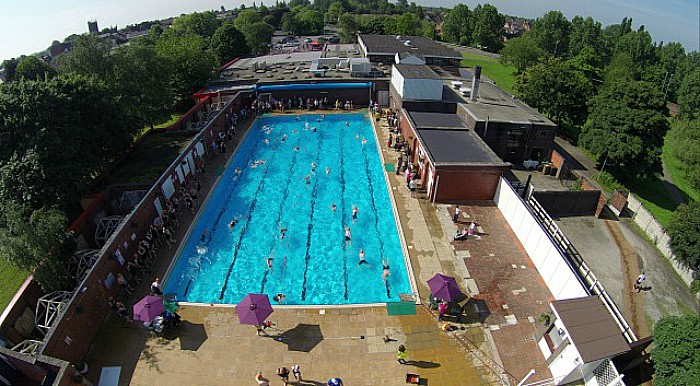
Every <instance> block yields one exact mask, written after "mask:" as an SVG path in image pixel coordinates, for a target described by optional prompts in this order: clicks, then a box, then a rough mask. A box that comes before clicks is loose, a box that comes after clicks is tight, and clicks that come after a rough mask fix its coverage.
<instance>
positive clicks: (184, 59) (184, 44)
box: [156, 33, 218, 102]
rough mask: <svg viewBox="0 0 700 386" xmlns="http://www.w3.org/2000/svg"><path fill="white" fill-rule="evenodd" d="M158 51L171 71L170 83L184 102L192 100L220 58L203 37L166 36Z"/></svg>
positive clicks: (157, 47) (157, 44) (161, 40)
mask: <svg viewBox="0 0 700 386" xmlns="http://www.w3.org/2000/svg"><path fill="white" fill-rule="evenodd" d="M156 52H157V53H158V55H159V56H160V57H162V58H164V60H167V65H168V67H169V68H170V80H169V84H170V87H172V90H173V92H174V93H175V95H176V96H177V97H179V99H180V101H182V102H184V101H188V100H189V98H190V96H191V95H192V93H194V92H196V91H197V90H199V89H200V88H201V87H202V86H203V85H204V83H205V82H206V81H207V80H208V79H209V77H211V75H212V74H213V70H214V68H215V67H216V66H217V64H218V60H217V58H216V55H215V54H214V53H213V52H212V51H210V50H209V49H208V48H207V42H206V41H205V40H204V38H202V37H201V36H199V35H194V34H189V35H182V36H179V35H175V34H167V33H164V34H163V35H162V36H161V38H160V39H158V42H157V43H156Z"/></svg>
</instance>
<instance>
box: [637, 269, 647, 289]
mask: <svg viewBox="0 0 700 386" xmlns="http://www.w3.org/2000/svg"><path fill="white" fill-rule="evenodd" d="M646 278H647V277H646V275H645V274H644V271H642V273H641V274H640V275H639V276H637V280H636V281H635V282H634V289H636V290H637V293H639V292H640V291H641V290H642V283H643V282H644V280H646Z"/></svg>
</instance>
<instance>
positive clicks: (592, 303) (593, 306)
mask: <svg viewBox="0 0 700 386" xmlns="http://www.w3.org/2000/svg"><path fill="white" fill-rule="evenodd" d="M552 308H553V309H554V311H555V312H556V314H557V316H558V317H559V319H560V320H561V322H562V323H563V324H564V326H565V328H566V331H567V332H568V333H569V337H570V338H571V343H573V345H574V346H576V349H577V350H578V352H579V354H580V355H581V359H582V360H583V362H584V363H591V362H594V361H597V360H599V359H605V358H612V357H614V356H616V355H618V354H622V353H625V352H627V351H629V350H630V346H629V344H628V343H627V341H626V340H625V338H624V337H623V336H622V332H621V331H620V327H619V326H618V325H617V323H616V322H615V320H614V319H613V317H612V316H611V315H610V312H609V311H608V310H607V309H606V308H605V306H604V305H603V302H602V301H601V300H600V299H598V297H596V296H587V297H583V298H575V299H567V300H555V301H553V302H552Z"/></svg>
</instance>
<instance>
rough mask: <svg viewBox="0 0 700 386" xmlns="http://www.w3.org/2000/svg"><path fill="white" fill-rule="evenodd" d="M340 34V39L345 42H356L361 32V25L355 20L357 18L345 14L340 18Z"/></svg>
mask: <svg viewBox="0 0 700 386" xmlns="http://www.w3.org/2000/svg"><path fill="white" fill-rule="evenodd" d="M337 27H338V33H339V34H340V39H341V40H342V41H343V42H346V43H347V42H355V41H356V40H357V33H358V32H359V31H360V24H359V23H358V22H357V20H356V19H355V16H353V15H351V14H349V13H344V14H342V15H341V16H340V19H339V20H338V25H337Z"/></svg>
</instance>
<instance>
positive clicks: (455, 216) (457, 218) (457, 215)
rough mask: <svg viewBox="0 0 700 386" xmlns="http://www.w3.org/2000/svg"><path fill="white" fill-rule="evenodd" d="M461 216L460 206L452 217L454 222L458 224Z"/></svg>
mask: <svg viewBox="0 0 700 386" xmlns="http://www.w3.org/2000/svg"><path fill="white" fill-rule="evenodd" d="M460 214H462V209H459V206H457V207H455V215H454V216H452V222H454V223H456V222H458V221H459V215H460Z"/></svg>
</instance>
